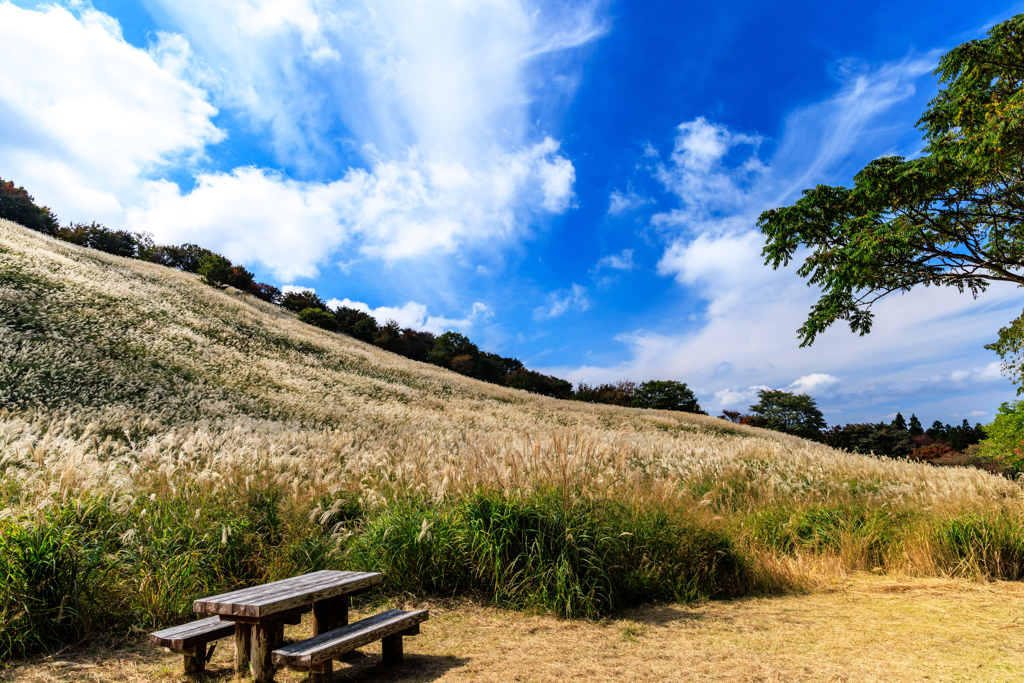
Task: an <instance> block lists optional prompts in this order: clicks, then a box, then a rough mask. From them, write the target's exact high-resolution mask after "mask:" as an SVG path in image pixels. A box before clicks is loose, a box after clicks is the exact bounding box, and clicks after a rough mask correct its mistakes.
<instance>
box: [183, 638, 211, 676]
mask: <svg viewBox="0 0 1024 683" xmlns="http://www.w3.org/2000/svg"><path fill="white" fill-rule="evenodd" d="M193 652H194V654H188V653H186V654H185V673H187V674H198V673H202V672H203V671H205V670H206V643H196V649H195V650H194V651H193Z"/></svg>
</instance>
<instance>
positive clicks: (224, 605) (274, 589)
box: [192, 572, 353, 616]
mask: <svg viewBox="0 0 1024 683" xmlns="http://www.w3.org/2000/svg"><path fill="white" fill-rule="evenodd" d="M324 573H325V572H313V573H311V574H303V575H302V576H295V577H292V578H290V579H283V580H281V581H272V582H271V583H266V584H262V585H259V586H252V587H250V588H242V589H239V590H237V591H231V592H230V593H222V594H220V595H214V596H211V597H209V598H200V599H199V600H196V601H195V602H193V603H192V609H193V610H194V611H196V612H208V613H213V614H237V616H246V613H245V612H244V611H242V612H233V611H232V609H231V607H232V606H233V605H236V604H239V605H248V604H249V603H250V602H251V601H252V600H258V599H259V598H260V597H261V596H264V597H265V596H272V595H274V594H276V593H285V594H287V593H289V592H290V591H294V590H301V589H302V588H303V587H304V586H305V585H307V584H308V585H311V586H315V585H316V584H317V582H319V581H322V580H324V579H325V578H328V579H329V578H334V579H335V580H338V579H341V580H344V578H345V577H337V576H335V577H324V576H323V574H324ZM332 573H333V574H344V575H349V574H352V573H353V572H332ZM218 609H219V611H218ZM252 616H257V615H252Z"/></svg>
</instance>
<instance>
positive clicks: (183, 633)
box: [149, 617, 235, 650]
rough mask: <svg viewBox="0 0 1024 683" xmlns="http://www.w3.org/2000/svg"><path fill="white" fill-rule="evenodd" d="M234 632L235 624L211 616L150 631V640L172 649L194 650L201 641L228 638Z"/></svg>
mask: <svg viewBox="0 0 1024 683" xmlns="http://www.w3.org/2000/svg"><path fill="white" fill-rule="evenodd" d="M234 632H235V626H234V624H231V623H228V622H224V621H221V620H220V619H218V618H217V617H210V618H209V619H199V620H198V621H193V622H189V623H187V624H181V625H180V626H174V627H172V628H167V629H164V630H162V631H157V632H156V633H150V634H149V642H150V643H151V644H153V645H156V646H158V647H167V648H170V649H172V650H192V649H193V648H194V647H195V646H196V645H197V644H199V643H208V642H210V641H211V640H219V639H220V638H227V637H228V636H230V635H231V634H233V633H234Z"/></svg>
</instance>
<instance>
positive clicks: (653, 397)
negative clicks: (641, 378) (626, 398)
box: [631, 380, 704, 413]
mask: <svg viewBox="0 0 1024 683" xmlns="http://www.w3.org/2000/svg"><path fill="white" fill-rule="evenodd" d="M631 404H632V406H633V407H634V408H656V409H658V410H679V411H682V412H685V413H704V411H703V410H701V407H700V404H699V403H697V397H696V396H694V394H693V391H692V390H691V389H690V388H689V387H688V386H686V384H685V383H684V382H676V381H674V380H667V381H663V382H659V381H656V380H652V381H650V382H644V383H643V384H641V385H640V386H639V387H637V389H636V391H634V392H633V400H632V402H631Z"/></svg>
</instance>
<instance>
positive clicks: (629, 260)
mask: <svg viewBox="0 0 1024 683" xmlns="http://www.w3.org/2000/svg"><path fill="white" fill-rule="evenodd" d="M635 267H636V264H635V263H633V250H632V249H623V250H622V251H621V252H619V253H618V254H608V255H607V256H602V257H601V258H600V259H599V260H598V262H597V265H595V266H594V270H593V272H595V273H596V272H598V271H600V270H601V269H602V268H611V269H613V270H627V271H628V270H633V268H635Z"/></svg>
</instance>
